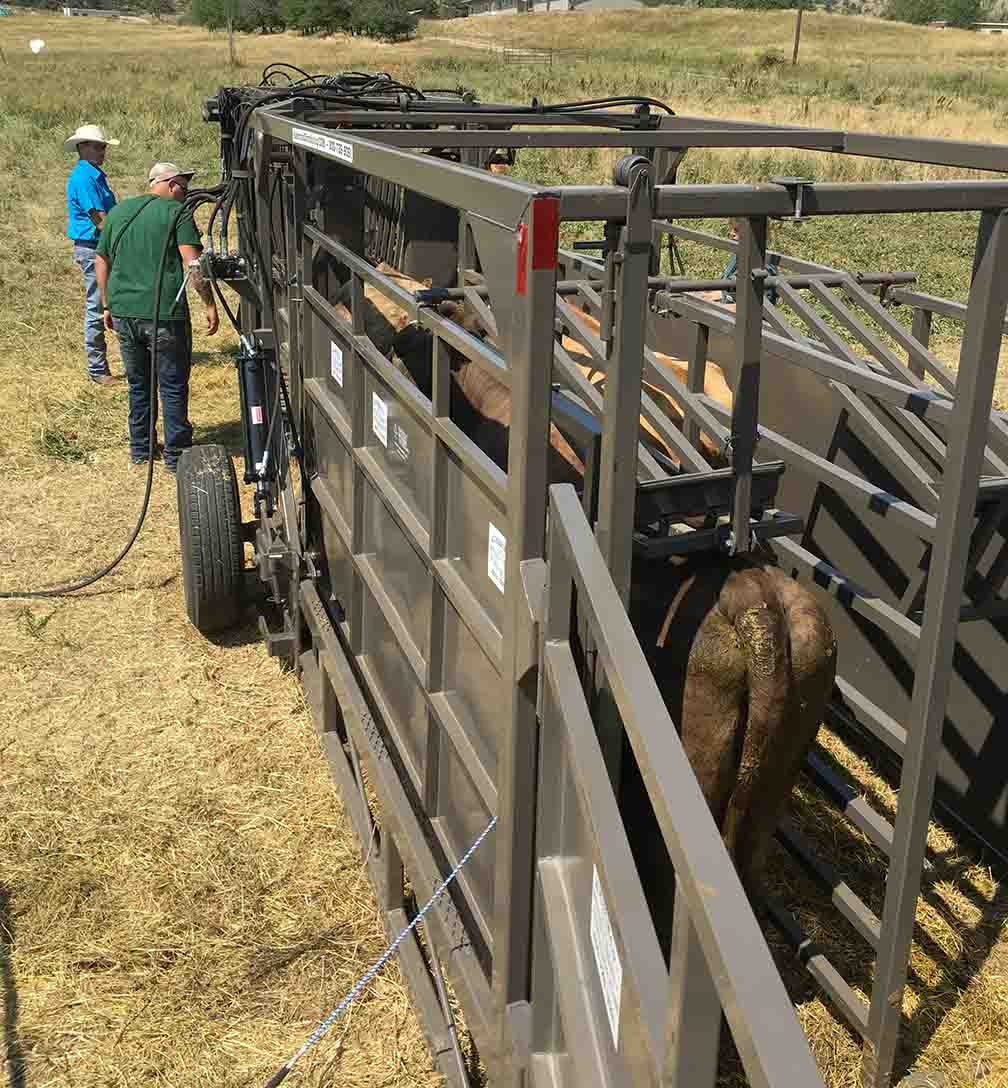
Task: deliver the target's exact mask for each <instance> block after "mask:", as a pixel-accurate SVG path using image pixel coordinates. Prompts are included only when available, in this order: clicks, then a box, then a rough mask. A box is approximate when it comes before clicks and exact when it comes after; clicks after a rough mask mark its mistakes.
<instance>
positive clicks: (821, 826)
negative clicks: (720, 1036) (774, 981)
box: [764, 745, 1008, 1084]
mask: <svg viewBox="0 0 1008 1088" xmlns="http://www.w3.org/2000/svg"><path fill="white" fill-rule="evenodd" d="M852 751H857V748H856V747H854V748H852ZM815 754H816V755H817V756H818V758H819V759H820V760H822V761H823V762H824V763H826V764H827V766H828V767H829V769H830V770H831V771H833V772H834V773H836V774H837V775H839V776H842V777H843V778H844V779H846V780H851V777H850V771H849V770H847V769H846V768H845V767H843V765H842V764H841V763H840V761H839V760H837V759H836V758H835V757H834V756H833V755H832V754H831V753H830V752H828V751H827V750H826V749H825V748H824V747H822V746H821V745H819V746H816V749H815ZM810 786H811V784H810V781H809V779H807V778H806V777H805V776H804V775H803V776H802V779H801V780H800V782H799V785H798V789H797V790H796V792H795V795H794V798H793V802H792V805H791V816H792V818H793V821H794V825H795V827H796V828H797V829H798V830H799V831H800V832H801V833H802V834H803V835H804V836H805V838H806V840H808V841H810V842H811V843H812V844H813V845H814V846H815V848H816V850H815V852H816V854H817V855H818V856H819V857H820V858H822V859H823V860H824V861H826V862H828V863H830V864H831V866H833V867H835V869H836V870H837V872H836V883H835V884H834V885H833V886H831V887H827V886H826V885H825V884H824V883H821V882H819V881H817V880H815V879H814V878H813V877H812V876H810V874H809V873H808V872H807V871H806V870H805V869H804V867H802V866H799V865H798V863H797V862H796V861H794V860H793V859H792V858H791V857H789V856H788V855H787V854H785V852H784V850H783V849H782V848H781V847H780V845H779V844H778V846H777V847H776V848H775V850H774V851H773V852H772V856H771V859H770V861H769V868H770V869H771V870H772V875H770V880H771V882H772V883H774V884H776V887H775V888H774V892H775V896H776V898H778V900H780V901H783V902H784V903H785V905H787V907H788V908H789V909H790V910H791V912H792V914H795V915H800V916H801V917H800V919H799V920H800V921H802V924H803V925H804V928H806V929H807V930H808V931H809V936H810V937H811V939H812V941H813V943H814V945H815V946H816V948H817V949H818V950H820V951H822V952H823V953H824V954H825V955H826V956H827V957H828V958H829V960H830V962H831V963H832V964H833V966H834V967H835V968H836V969H837V970H838V971H839V972H840V974H841V975H842V976H843V978H844V979H845V980H846V981H847V983H848V984H849V985H851V986H852V987H854V988H856V989H858V990H860V991H862V992H863V993H866V994H871V991H872V983H873V979H874V965H875V955H874V952H873V950H872V949H871V948H870V947H869V946H868V944H867V943H865V942H864V940H863V939H862V938H861V937H860V936H858V935H857V934H856V933H855V931H854V930H853V929H852V927H851V926H850V923H849V922H847V921H846V919H844V918H843V916H842V915H841V914H840V913H839V911H838V910H837V909H836V907H834V906H833V904H832V902H831V898H832V895H833V893H834V892H835V891H836V889H837V888H838V887H839V882H840V881H845V882H846V883H847V884H848V885H849V887H850V888H851V889H853V891H854V892H855V893H856V894H857V895H858V896H860V898H861V899H862V900H863V901H864V903H865V904H866V905H867V906H868V907H869V908H870V909H871V910H872V911H873V912H874V913H875V915H876V916H877V917H879V918H880V917H881V914H882V910H883V906H884V901H885V899H884V897H885V879H884V875H885V873H886V872H887V871H888V865H889V859H888V858H887V857H886V856H885V855H884V854H883V853H882V852H881V851H879V850H878V849H877V848H876V847H874V846H872V845H870V844H868V843H866V841H865V839H864V838H862V837H861V835H860V834H859V833H857V832H856V831H855V830H854V829H853V827H852V826H851V824H850V823H849V822H848V820H847V819H846V817H845V816H843V814H842V813H840V812H839V811H838V810H837V809H836V808H834V807H833V806H832V804H830V803H829V802H827V801H826V799H825V798H824V797H823V796H822V795H821V794H820V793H819V792H818V791H817V790H816V789H814V788H810ZM854 786H855V788H856V789H857V791H858V792H859V793H861V794H862V795H864V796H866V797H868V798H869V799H870V801H871V802H872V804H873V807H875V808H876V809H877V810H878V811H880V812H881V813H883V814H884V815H885V816H886V817H887V818H892V815H893V813H892V812H891V807H890V806H888V805H886V804H885V803H884V802H883V799H882V798H881V797H880V796H879V795H878V793H877V791H876V790H875V789H873V788H872V787H871V786H870V785H868V784H866V783H864V782H862V781H860V780H854ZM928 860H929V866H928V867H927V868H926V869H925V872H924V873H923V875H922V880H921V894H920V903H921V904H923V905H926V906H927V907H930V908H931V910H932V911H933V912H934V914H935V915H937V916H938V918H940V919H941V921H942V922H943V923H944V925H945V926H946V927H947V928H948V930H949V931H951V933H953V934H955V936H956V938H957V939H956V941H955V942H954V943H955V944H956V945H957V946H958V950H957V951H949V950H947V949H946V948H944V947H942V943H941V942H940V939H939V938H940V935H936V934H935V933H934V932H932V931H930V930H931V925H932V923H928V925H927V928H925V925H924V924H922V922H921V918H920V913H919V911H920V908H918V921H917V924H916V926H915V928H914V948H915V958H916V959H917V960H918V965H919V963H920V957H924V958H926V959H927V960H930V961H931V965H932V966H931V970H927V971H926V975H927V977H926V978H925V977H922V975H921V973H920V972H919V967H918V965H915V964H914V963H911V965H910V969H909V973H908V976H907V988H908V990H910V991H912V992H913V993H914V994H915V996H916V1001H915V1003H914V1012H913V1013H911V1014H910V1015H909V1016H907V1015H904V1016H903V1017H902V1021H901V1025H900V1041H899V1047H898V1050H897V1054H896V1064H895V1069H894V1076H893V1083H894V1084H895V1083H897V1082H898V1081H899V1080H900V1079H901V1078H902V1077H904V1076H905V1075H906V1074H907V1073H908V1071H909V1070H910V1069H911V1067H912V1066H913V1065H914V1064H915V1062H917V1061H918V1060H919V1059H920V1058H921V1057H922V1056H923V1055H924V1052H925V1051H926V1050H927V1048H928V1046H929V1044H930V1043H931V1041H932V1039H933V1038H934V1036H935V1034H936V1033H937V1032H938V1030H939V1029H940V1027H941V1025H942V1022H943V1020H944V1019H945V1017H946V1016H947V1015H948V1014H949V1013H951V1012H952V1011H953V1010H954V1009H955V1008H956V1007H957V1005H959V1003H960V1002H961V1001H962V999H963V995H964V993H965V992H966V991H967V989H968V988H969V987H970V984H971V983H972V982H973V980H974V979H975V978H976V977H977V976H978V975H979V974H980V973H981V972H982V971H983V969H984V966H985V964H986V963H987V960H988V958H989V957H990V955H991V953H992V952H993V951H994V949H995V947H996V946H997V945H998V943H999V940H1000V937H1001V929H1002V924H1003V922H1004V918H1005V913H1006V909H1008V901H1006V898H1005V896H1004V894H1003V893H1000V892H999V891H998V890H997V887H996V885H995V889H994V891H993V892H992V893H990V894H988V893H987V892H986V891H984V890H982V889H981V888H979V887H977V885H976V884H975V883H974V880H973V875H974V873H975V870H976V869H977V867H978V865H979V864H981V863H982V864H983V865H985V866H991V867H992V869H993V873H992V875H993V878H994V880H995V881H998V882H999V881H1000V879H1001V878H1003V876H1004V873H999V872H998V871H997V868H996V865H997V862H996V861H995V859H993V858H991V857H987V856H984V855H982V854H981V853H980V851H979V850H977V849H974V848H972V847H967V846H966V845H965V844H964V845H962V846H961V847H960V848H958V849H955V850H954V852H953V851H949V852H948V853H935V852H934V851H932V850H929V851H928ZM939 885H944V894H943V892H942V890H941V889H940V888H939ZM950 895H952V896H953V897H956V898H959V899H960V900H961V901H962V906H961V907H960V909H959V910H956V909H954V907H953V906H952V904H951V903H950V902H949V896H950ZM966 915H970V916H971V917H970V918H969V919H967V917H966ZM764 931H765V932H767V936H768V939H769V941H770V944H771V947H772V948H773V949H774V952H775V954H776V957H775V958H776V959H777V961H778V965H779V966H780V967H781V971H782V975H783V977H784V980H785V984H786V985H787V988H788V991H789V993H790V994H791V997H792V1000H794V1001H795V1002H796V1003H797V1002H802V1001H806V1000H808V999H809V998H811V997H814V996H815V995H816V994H819V993H821V991H820V990H819V987H818V986H817V985H816V983H815V982H814V981H813V980H812V978H811V976H810V975H809V974H808V973H807V971H806V970H805V969H804V967H803V965H802V963H800V962H799V961H798V958H797V957H796V956H795V955H794V953H793V952H792V951H791V949H790V946H788V945H786V944H785V943H784V942H783V940H781V939H779V933H778V932H777V931H775V930H774V929H773V927H772V924H771V925H770V926H768V925H767V920H766V919H765V918H764ZM823 996H824V997H825V995H823ZM826 1000H827V1002H828V1001H829V999H828V998H826ZM831 1009H832V1011H833V1012H834V1014H835V1015H836V1016H837V1019H838V1021H839V1022H841V1023H844V1026H845V1027H846V1024H845V1022H844V1021H843V1018H842V1017H841V1015H840V1013H839V1012H838V1011H837V1010H836V1008H835V1007H832V1006H831ZM848 1030H849V1031H850V1037H851V1039H852V1040H854V1041H855V1043H856V1044H857V1046H858V1047H859V1048H860V1043H861V1040H860V1037H859V1036H858V1035H857V1033H855V1032H854V1031H853V1030H850V1029H848Z"/></svg>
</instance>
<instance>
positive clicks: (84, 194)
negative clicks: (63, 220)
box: [66, 159, 116, 242]
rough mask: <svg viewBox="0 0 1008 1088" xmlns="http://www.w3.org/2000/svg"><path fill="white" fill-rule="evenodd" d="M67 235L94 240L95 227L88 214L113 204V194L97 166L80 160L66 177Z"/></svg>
mask: <svg viewBox="0 0 1008 1088" xmlns="http://www.w3.org/2000/svg"><path fill="white" fill-rule="evenodd" d="M66 195H67V237H68V238H72V239H73V240H74V241H75V242H94V241H95V240H96V239H97V238H98V228H97V227H96V226H95V225H94V223H93V222H92V221H91V216H90V215H88V212H90V211H91V210H92V209H93V210H94V211H99V212H107V211H109V209H110V208H114V207H115V202H116V198H115V193H113V192H112V190H111V189H110V188H109V183H108V178H106V177H105V174H104V172H103V171H102V170H100V169H99V168H98V167H97V166H93V165H92V164H91V163H89V162H86V161H85V160H84V159H81V160H80V162H79V163H77V165H76V166H75V167H74V168H73V170H71V171H70V177H68V178H67V186H66Z"/></svg>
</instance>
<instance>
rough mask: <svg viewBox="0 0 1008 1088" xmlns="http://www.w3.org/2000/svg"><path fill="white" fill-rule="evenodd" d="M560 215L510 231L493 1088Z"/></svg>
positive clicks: (522, 939)
mask: <svg viewBox="0 0 1008 1088" xmlns="http://www.w3.org/2000/svg"><path fill="white" fill-rule="evenodd" d="M559 217H560V201H559V199H558V198H557V197H555V196H548V195H542V196H535V197H533V198H532V200H531V202H530V204H529V207H528V210H527V211H526V213H525V215H524V216H523V217H522V221H521V223H520V224H519V225H518V228H517V230H516V232H515V233H516V272H515V275H516V285H515V287H516V299H515V303H516V305H515V308H514V313H513V316H512V352H511V360H510V362H511V366H510V375H511V431H510V438H509V449H508V530H509V531H508V539H507V543H506V549H507V551H506V566H505V571H506V575H505V577H506V583H505V584H506V587H507V590H506V612H505V618H504V626H505V630H504V681H505V691H506V692H507V701H508V706H507V713H506V716H505V719H504V720H505V722H506V723H507V725H506V729H505V732H504V736H503V737H502V739H501V742H500V750H499V754H498V784H497V796H498V811H497V818H498V823H497V828H496V831H495V833H494V838H495V846H496V863H495V870H494V927H493V934H494V959H493V980H492V988H493V1005H494V1015H495V1016H496V1017H497V1018H498V1031H497V1039H498V1045H499V1055H498V1056H499V1058H501V1059H503V1060H502V1061H501V1063H500V1068H501V1075H502V1077H503V1078H504V1079H502V1080H500V1081H499V1082H498V1083H501V1084H508V1085H519V1084H520V1083H521V1080H522V1076H523V1074H522V1071H521V1068H520V1065H521V1057H520V1056H519V1058H518V1060H517V1061H509V1060H508V1055H509V1053H511V1052H513V1051H514V1050H515V1049H519V1048H516V1047H514V1046H513V1032H512V1030H511V1011H509V1006H521V1005H522V1004H523V1003H525V1002H527V1001H528V999H529V992H530V991H529V986H530V977H531V970H530V966H531V965H530V960H531V947H532V892H533V880H534V868H535V807H536V760H537V745H538V726H537V721H536V700H537V694H538V692H537V688H538V668H536V667H534V666H533V667H531V668H530V667H528V665H527V663H526V661H525V651H524V643H525V640H526V639H527V633H528V614H529V613H528V602H527V601H526V599H525V594H524V591H523V588H522V577H521V563H522V562H523V561H524V560H527V559H536V558H542V557H543V556H544V553H545V543H546V540H545V537H546V504H547V494H546V488H547V485H548V483H549V478H548V465H549V457H548V451H549V426H550V399H551V398H550V383H551V379H552V369H553V327H554V320H555V296H556V265H557V245H558V238H559ZM514 1011H517V1008H516V1009H515V1010H514Z"/></svg>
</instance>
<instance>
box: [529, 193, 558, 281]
mask: <svg viewBox="0 0 1008 1088" xmlns="http://www.w3.org/2000/svg"><path fill="white" fill-rule="evenodd" d="M559 244H560V201H559V200H558V199H557V198H556V197H555V196H537V197H535V198H534V199H533V200H532V269H533V271H537V270H539V269H548V268H556V264H557V246H558V245H559Z"/></svg>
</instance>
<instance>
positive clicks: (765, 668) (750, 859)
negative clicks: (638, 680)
mask: <svg viewBox="0 0 1008 1088" xmlns="http://www.w3.org/2000/svg"><path fill="white" fill-rule="evenodd" d="M758 573H759V582H760V584H761V585H762V586H763V588H764V594H765V596H764V600H763V602H762V607H760V606H759V605H758V604H755V603H754V602H753V601H751V600H750V601H747V602H746V607H745V608H744V609H743V610H742V611H741V612H740V613H739V614H738V616H737V618H736V624H735V626H736V630H739V632H740V635H741V637H743V638H745V639H746V640H747V643H748V645H749V646H750V647H751V653H750V674H749V691H750V705H749V714H748V718H747V722H746V732H745V739H744V742H743V747H742V759H741V762H740V765H739V774H738V780H737V782H736V784H735V789H734V791H733V793H732V797H731V801H730V803H729V806H728V811H727V813H726V816H725V822H724V825H723V828H722V830H723V834H724V839H725V843H726V845H727V846H728V848H729V851H730V852H731V854H732V856H733V858H734V859H735V864H736V867H737V868H738V871H739V876H740V878H741V880H742V883H743V885H744V886H745V888H746V891H747V892H748V893H749V895H750V897H751V898H755V897H757V896H758V895H759V892H760V888H761V884H762V874H763V870H764V867H765V860H766V854H767V851H768V849H769V845H770V840H771V838H772V837H773V834H774V831H775V830H776V828H777V824H778V822H779V821H780V818H781V816H782V814H783V812H784V810H785V808H786V806H787V803H788V801H789V799H790V796H791V789H792V786H793V785H794V782H795V781H796V779H797V777H798V774H799V772H800V770H801V766H802V763H803V761H804V759H805V755H806V753H807V751H808V749H809V746H810V745H811V743H812V741H813V739H814V738H815V735H816V732H817V731H818V729H819V723H820V722H821V720H822V715H823V712H824V710H825V707H826V702H827V700H828V698H829V695H830V691H831V690H832V686H833V678H834V675H835V671H836V652H835V640H834V637H833V632H832V630H831V628H830V627H829V624H828V622H827V621H826V618H825V616H824V614H823V613H822V611H821V609H820V608H819V606H818V604H817V603H816V601H815V599H814V598H813V597H811V595H809V594H808V593H807V592H805V591H804V590H803V589H801V587H800V586H798V585H797V584H796V583H795V582H794V581H793V580H792V579H790V578H788V577H787V576H786V575H784V574H782V573H781V572H780V571H778V570H777V569H776V568H773V567H766V568H764V569H763V570H761V571H759V572H758ZM747 629H748V632H749V634H748V637H747V636H746V635H745V634H743V633H742V632H743V631H746V630H747Z"/></svg>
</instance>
